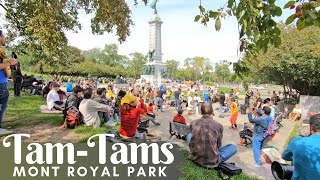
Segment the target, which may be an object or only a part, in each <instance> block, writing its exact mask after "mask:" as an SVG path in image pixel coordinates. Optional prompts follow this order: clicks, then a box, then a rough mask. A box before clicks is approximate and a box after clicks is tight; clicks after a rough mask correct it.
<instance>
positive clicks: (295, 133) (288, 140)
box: [283, 123, 301, 149]
mask: <svg viewBox="0 0 320 180" xmlns="http://www.w3.org/2000/svg"><path fill="white" fill-rule="evenodd" d="M300 127H301V125H300V124H299V123H297V124H296V125H295V126H294V128H293V130H292V132H291V134H290V136H289V137H288V139H287V142H286V144H285V145H284V146H283V148H284V149H285V148H286V147H287V146H288V144H289V142H290V141H291V139H292V138H294V137H297V136H299V128H300Z"/></svg>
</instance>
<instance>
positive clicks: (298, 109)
mask: <svg viewBox="0 0 320 180" xmlns="http://www.w3.org/2000/svg"><path fill="white" fill-rule="evenodd" d="M301 114H302V109H301V107H300V105H299V104H296V105H295V107H294V109H293V110H292V112H291V113H290V114H289V117H290V120H292V121H297V120H298V119H299V117H300V116H301Z"/></svg>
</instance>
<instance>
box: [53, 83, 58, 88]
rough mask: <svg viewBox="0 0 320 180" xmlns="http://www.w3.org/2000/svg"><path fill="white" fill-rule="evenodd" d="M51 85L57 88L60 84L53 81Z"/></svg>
mask: <svg viewBox="0 0 320 180" xmlns="http://www.w3.org/2000/svg"><path fill="white" fill-rule="evenodd" d="M52 87H53V88H57V87H60V85H59V84H57V83H53V84H52Z"/></svg>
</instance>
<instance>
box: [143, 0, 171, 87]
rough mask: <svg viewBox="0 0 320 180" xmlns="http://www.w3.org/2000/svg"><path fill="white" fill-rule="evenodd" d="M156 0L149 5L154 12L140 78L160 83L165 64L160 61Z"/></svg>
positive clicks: (159, 21)
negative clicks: (146, 57)
mask: <svg viewBox="0 0 320 180" xmlns="http://www.w3.org/2000/svg"><path fill="white" fill-rule="evenodd" d="M157 2H158V0H154V1H153V2H152V3H151V5H150V7H151V8H152V9H154V14H153V15H152V17H151V18H150V20H149V52H148V61H147V63H146V64H145V65H144V66H143V75H142V76H141V79H143V80H145V81H146V82H150V83H151V84H154V85H160V84H161V83H163V81H164V80H165V79H166V78H167V65H166V64H165V63H163V62H162V50H161V25H162V23H163V22H162V21H161V19H160V17H159V15H158V12H157Z"/></svg>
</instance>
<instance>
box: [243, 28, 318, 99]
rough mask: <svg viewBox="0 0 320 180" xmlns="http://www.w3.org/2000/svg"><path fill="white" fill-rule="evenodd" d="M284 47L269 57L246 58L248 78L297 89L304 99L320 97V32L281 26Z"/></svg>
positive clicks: (270, 50) (258, 54) (270, 49)
mask: <svg viewBox="0 0 320 180" xmlns="http://www.w3.org/2000/svg"><path fill="white" fill-rule="evenodd" d="M279 28H280V30H281V32H282V33H281V39H282V44H281V45H280V47H278V48H277V47H273V46H270V47H269V50H268V51H267V52H266V53H263V52H258V53H254V54H247V55H246V57H245V58H244V60H243V63H246V66H247V67H249V71H247V72H246V73H243V75H246V76H254V77H256V78H261V80H262V81H264V82H268V83H269V82H273V83H276V84H280V85H283V86H284V87H285V86H287V87H289V88H293V89H295V90H296V91H297V92H299V93H300V94H302V95H318V96H319V95H320V86H319V84H320V73H319V68H320V65H319V61H320V37H319V34H320V29H319V28H316V27H309V28H306V29H303V30H301V31H299V30H297V29H295V28H293V27H291V26H285V25H282V26H280V27H279Z"/></svg>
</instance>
